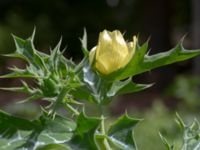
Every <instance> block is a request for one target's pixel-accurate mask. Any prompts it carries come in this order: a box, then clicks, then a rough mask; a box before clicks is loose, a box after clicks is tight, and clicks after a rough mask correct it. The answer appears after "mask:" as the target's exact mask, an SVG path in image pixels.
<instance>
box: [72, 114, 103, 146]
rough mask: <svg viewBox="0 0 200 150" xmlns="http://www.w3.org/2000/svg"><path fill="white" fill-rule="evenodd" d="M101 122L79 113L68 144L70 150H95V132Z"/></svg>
mask: <svg viewBox="0 0 200 150" xmlns="http://www.w3.org/2000/svg"><path fill="white" fill-rule="evenodd" d="M100 122H101V120H100V119H98V118H91V117H87V116H86V115H85V114H84V113H81V114H80V115H79V116H78V119H77V128H76V129H75V131H74V135H73V137H72V139H71V140H70V141H69V142H68V144H69V145H70V147H71V148H72V149H76V150H89V149H91V150H97V149H98V148H97V146H96V143H95V132H96V129H97V127H98V126H99V124H100Z"/></svg>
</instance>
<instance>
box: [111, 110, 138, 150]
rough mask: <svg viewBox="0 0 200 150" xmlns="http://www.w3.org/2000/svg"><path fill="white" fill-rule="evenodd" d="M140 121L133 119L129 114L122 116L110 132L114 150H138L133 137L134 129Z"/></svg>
mask: <svg viewBox="0 0 200 150" xmlns="http://www.w3.org/2000/svg"><path fill="white" fill-rule="evenodd" d="M139 121H140V120H139V119H135V118H131V117H129V116H128V115H127V114H124V115H123V116H121V117H120V118H119V119H118V120H117V121H116V122H115V123H113V125H112V126H111V127H110V129H109V130H108V139H109V141H110V142H111V144H112V145H113V147H114V149H120V150H137V145H136V143H135V140H134V137H133V128H134V127H135V126H136V125H137V123H138V122H139Z"/></svg>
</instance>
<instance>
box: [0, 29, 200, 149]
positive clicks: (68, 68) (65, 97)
mask: <svg viewBox="0 0 200 150" xmlns="http://www.w3.org/2000/svg"><path fill="white" fill-rule="evenodd" d="M34 35H35V31H34V32H33V35H32V36H31V37H30V38H28V39H21V38H19V37H16V36H13V38H14V41H15V45H16V51H15V52H14V53H12V54H6V56H8V57H16V58H19V59H23V60H25V61H26V62H27V66H26V67H25V68H23V69H22V68H17V67H15V66H14V67H13V68H10V70H11V73H9V74H6V75H2V76H0V77H1V78H18V77H23V78H31V79H32V80H34V82H35V83H36V86H34V87H32V86H31V85H29V84H28V83H26V82H25V81H22V85H21V86H20V87H6V88H5V87H4V88H1V89H2V90H10V91H15V92H22V93H26V94H28V97H27V99H25V100H22V101H21V102H31V101H34V100H38V99H41V100H44V101H48V104H49V105H48V106H40V108H41V114H40V116H39V117H38V118H36V119H34V120H28V119H23V118H19V117H16V116H13V115H10V114H8V113H6V112H4V111H0V149H1V150H8V149H11V150H12V149H23V150H137V145H136V142H135V140H134V136H133V135H134V127H135V126H136V125H137V123H138V122H140V119H135V118H132V117H130V116H129V115H128V114H127V113H125V114H124V115H122V116H120V117H119V118H118V119H116V121H114V122H113V123H112V124H111V125H107V124H106V123H105V120H106V119H108V118H109V116H107V115H105V114H104V109H103V108H104V107H106V106H108V104H109V103H110V102H111V101H112V100H113V98H114V97H116V96H118V95H122V94H126V93H133V92H138V91H141V90H144V89H146V88H149V87H150V86H152V84H137V83H134V82H132V80H131V78H132V77H133V76H134V75H137V74H140V73H143V72H146V71H150V70H152V69H154V68H157V67H160V66H164V65H168V64H172V63H175V62H178V61H183V60H186V59H189V58H192V57H195V56H197V55H199V54H200V50H186V49H185V48H183V46H182V41H181V42H179V43H178V44H177V46H175V48H172V49H171V50H169V51H167V52H162V53H158V54H154V55H149V54H147V51H148V42H145V43H144V44H143V45H141V46H140V45H139V44H138V39H137V37H136V36H133V39H132V40H131V42H126V41H125V39H124V38H123V35H122V34H121V32H120V31H118V30H115V31H107V30H104V31H103V32H101V33H100V35H99V40H98V43H97V45H96V46H95V47H94V48H92V50H91V51H88V48H87V35H86V32H84V36H83V38H82V40H81V43H82V51H83V53H84V58H83V60H82V61H81V62H80V63H79V64H75V63H74V62H73V61H72V60H71V59H70V60H69V59H66V58H65V57H64V56H63V51H61V50H60V46H61V41H60V42H59V43H58V45H57V46H56V47H55V48H54V49H50V54H45V53H43V52H40V51H38V50H36V49H35V47H34V44H33V41H34ZM85 102H87V103H91V104H93V105H94V106H95V107H96V108H98V111H99V113H98V114H97V115H96V116H92V117H91V116H88V115H86V113H85V111H84V110H87V109H88V108H87V107H85V106H84V103H85ZM60 109H65V110H66V111H67V114H62V113H60V112H61V111H59V110H60ZM62 112H63V111H62ZM177 118H178V122H179V124H180V126H181V127H182V129H183V131H184V137H183V138H184V143H183V147H182V149H183V150H186V149H187V150H194V149H198V148H199V147H198V146H199V145H200V142H199V141H200V140H199V136H198V137H197V135H199V130H195V128H194V127H193V126H186V125H185V124H184V123H183V122H182V120H181V119H180V117H177ZM194 124H195V125H198V123H197V122H194ZM198 127H199V125H198ZM191 133H192V134H191ZM141 134H142V133H141ZM191 135H194V136H191ZM186 137H190V139H191V140H187V139H186ZM161 138H162V140H163V142H164V144H165V145H166V147H167V149H168V150H172V149H173V145H170V144H168V142H167V141H166V139H165V138H164V137H162V136H161ZM144 140H145V139H144ZM147 140H148V139H147ZM191 141H192V142H191Z"/></svg>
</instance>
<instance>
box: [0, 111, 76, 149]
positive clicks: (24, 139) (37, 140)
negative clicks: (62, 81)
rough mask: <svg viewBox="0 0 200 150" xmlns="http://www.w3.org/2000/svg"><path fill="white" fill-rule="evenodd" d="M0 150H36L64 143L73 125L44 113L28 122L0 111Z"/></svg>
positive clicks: (70, 134) (59, 117)
mask: <svg viewBox="0 0 200 150" xmlns="http://www.w3.org/2000/svg"><path fill="white" fill-rule="evenodd" d="M0 127H1V128H0V149H1V150H7V149H16V148H18V149H27V150H36V149H37V148H38V147H40V146H43V145H48V144H58V143H65V142H66V141H68V140H69V139H70V137H71V136H72V132H73V130H74V129H75V127H76V125H75V123H74V122H73V121H72V120H70V119H66V118H63V117H61V116H58V115H56V116H55V118H54V120H52V118H49V117H48V116H46V114H45V113H44V114H43V115H42V116H41V117H40V118H38V119H36V120H33V121H29V120H26V119H22V118H18V117H14V116H12V115H10V114H7V113H5V112H3V111H0Z"/></svg>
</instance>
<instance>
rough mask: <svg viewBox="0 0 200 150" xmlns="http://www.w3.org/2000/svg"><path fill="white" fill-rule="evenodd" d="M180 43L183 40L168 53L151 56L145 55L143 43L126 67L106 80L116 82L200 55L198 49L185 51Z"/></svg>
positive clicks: (145, 49) (145, 46) (146, 46)
mask: <svg viewBox="0 0 200 150" xmlns="http://www.w3.org/2000/svg"><path fill="white" fill-rule="evenodd" d="M182 42H183V40H181V41H180V42H179V43H178V44H177V45H176V47H174V48H172V49H171V50H169V51H166V52H161V53H158V54H153V55H149V54H145V53H146V52H147V50H148V42H146V43H144V44H143V45H142V46H141V47H140V46H137V48H136V52H135V54H134V56H133V58H132V59H131V61H130V62H129V64H128V65H127V66H126V67H124V68H122V69H120V70H118V71H116V72H114V73H112V74H110V75H109V76H108V78H113V79H118V80H120V79H125V78H127V77H130V76H134V75H137V74H141V73H143V72H147V71H150V70H152V69H155V68H158V67H161V66H165V65H169V64H172V63H175V62H179V61H183V60H187V59H190V58H192V57H195V56H197V55H199V54H200V49H197V50H187V49H185V48H184V47H183V45H182Z"/></svg>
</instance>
